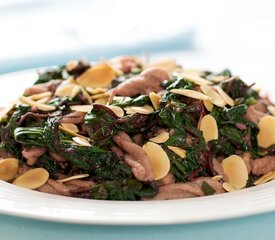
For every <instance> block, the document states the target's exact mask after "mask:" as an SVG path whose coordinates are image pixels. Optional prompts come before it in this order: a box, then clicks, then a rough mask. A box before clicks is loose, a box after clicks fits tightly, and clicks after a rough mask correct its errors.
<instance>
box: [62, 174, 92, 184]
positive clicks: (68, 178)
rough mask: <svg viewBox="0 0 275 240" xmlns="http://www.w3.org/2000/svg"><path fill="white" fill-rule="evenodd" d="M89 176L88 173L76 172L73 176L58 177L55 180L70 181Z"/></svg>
mask: <svg viewBox="0 0 275 240" xmlns="http://www.w3.org/2000/svg"><path fill="white" fill-rule="evenodd" d="M87 177H89V174H87V173H86V174H78V175H74V176H71V177H67V178H63V179H59V180H57V182H62V183H63V182H69V181H72V180H76V179H81V178H87Z"/></svg>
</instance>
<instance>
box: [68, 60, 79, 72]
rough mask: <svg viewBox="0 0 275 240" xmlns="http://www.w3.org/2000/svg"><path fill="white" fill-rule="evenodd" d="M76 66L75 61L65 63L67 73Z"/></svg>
mask: <svg viewBox="0 0 275 240" xmlns="http://www.w3.org/2000/svg"><path fill="white" fill-rule="evenodd" d="M77 65H78V61H77V60H70V61H68V62H67V63H66V69H67V70H68V71H72V70H73V69H74V68H76V66H77Z"/></svg>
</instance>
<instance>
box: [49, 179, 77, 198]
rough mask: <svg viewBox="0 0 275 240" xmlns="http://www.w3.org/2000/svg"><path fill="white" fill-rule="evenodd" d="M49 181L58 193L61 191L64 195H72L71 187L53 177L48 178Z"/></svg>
mask: <svg viewBox="0 0 275 240" xmlns="http://www.w3.org/2000/svg"><path fill="white" fill-rule="evenodd" d="M47 183H48V184H49V185H51V186H52V187H53V188H54V189H55V190H56V191H57V192H58V193H60V194H61V195H63V196H71V195H72V194H71V191H70V189H69V188H68V187H67V186H66V185H65V184H64V183H61V182H57V181H55V180H53V179H48V181H47Z"/></svg>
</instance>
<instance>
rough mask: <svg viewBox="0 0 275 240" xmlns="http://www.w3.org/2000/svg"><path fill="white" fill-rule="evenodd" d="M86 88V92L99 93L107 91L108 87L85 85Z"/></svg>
mask: <svg viewBox="0 0 275 240" xmlns="http://www.w3.org/2000/svg"><path fill="white" fill-rule="evenodd" d="M86 90H87V92H88V93H90V94H92V95H96V94H100V93H105V92H107V91H108V88H100V87H99V88H90V87H86Z"/></svg>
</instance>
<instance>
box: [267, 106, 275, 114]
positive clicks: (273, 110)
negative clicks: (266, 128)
mask: <svg viewBox="0 0 275 240" xmlns="http://www.w3.org/2000/svg"><path fill="white" fill-rule="evenodd" d="M267 110H268V111H269V112H270V113H271V115H273V116H275V107H274V106H272V105H268V106H267Z"/></svg>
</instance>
